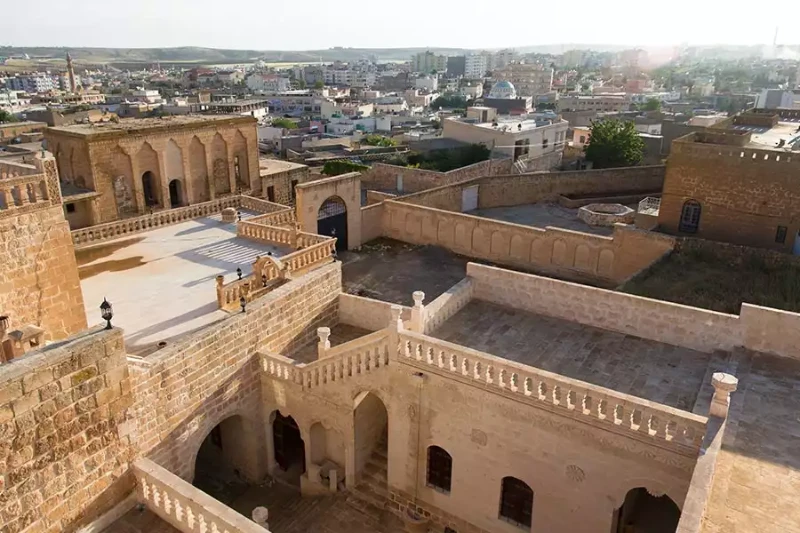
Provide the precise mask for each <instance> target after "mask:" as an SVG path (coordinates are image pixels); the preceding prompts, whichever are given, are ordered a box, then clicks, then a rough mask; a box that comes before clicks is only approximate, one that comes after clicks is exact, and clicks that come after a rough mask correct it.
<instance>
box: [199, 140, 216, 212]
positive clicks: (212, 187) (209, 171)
mask: <svg viewBox="0 0 800 533" xmlns="http://www.w3.org/2000/svg"><path fill="white" fill-rule="evenodd" d="M213 141H214V140H213V139H209V140H208V142H203V141H202V139H201V142H203V146H204V148H205V149H204V150H203V151H204V152H205V154H206V175H207V176H208V178H207V179H206V181H207V182H208V197H209V198H210V199H211V200H214V199H215V198H216V197H217V185H216V183H215V179H214V156H213V154H212V153H211V152H212V148H213V147H212V143H213Z"/></svg>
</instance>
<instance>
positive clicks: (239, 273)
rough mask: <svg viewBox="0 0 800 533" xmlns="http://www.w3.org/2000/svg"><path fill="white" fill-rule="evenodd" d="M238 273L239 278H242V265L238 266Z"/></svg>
mask: <svg viewBox="0 0 800 533" xmlns="http://www.w3.org/2000/svg"><path fill="white" fill-rule="evenodd" d="M236 275H237V276H239V279H242V269H241V268H240V267H237V268H236Z"/></svg>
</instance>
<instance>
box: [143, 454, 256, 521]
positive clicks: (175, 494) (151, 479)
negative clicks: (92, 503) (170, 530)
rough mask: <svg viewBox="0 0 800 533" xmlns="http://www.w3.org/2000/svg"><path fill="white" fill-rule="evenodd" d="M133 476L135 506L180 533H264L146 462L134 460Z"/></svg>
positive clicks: (205, 495) (179, 480) (199, 492)
mask: <svg viewBox="0 0 800 533" xmlns="http://www.w3.org/2000/svg"><path fill="white" fill-rule="evenodd" d="M133 475H134V478H135V480H136V496H137V499H138V501H139V503H141V504H143V505H145V506H146V507H147V508H148V509H149V510H150V511H151V512H153V513H154V514H156V515H158V517H159V518H161V519H162V520H164V521H165V522H167V523H168V524H170V525H171V526H173V527H174V528H175V529H178V530H179V531H181V532H183V533H215V532H216V533H223V532H224V533H268V530H266V529H264V528H263V527H261V526H260V525H258V524H256V523H255V522H253V521H252V520H249V519H248V518H247V517H245V516H244V515H241V514H239V513H237V512H236V511H234V510H233V509H231V508H230V507H228V506H227V505H225V504H223V503H222V502H220V501H218V500H216V499H214V498H212V497H211V496H209V495H208V494H206V493H205V492H203V491H202V490H200V489H198V488H196V487H194V486H192V485H191V484H189V483H187V482H186V481H184V480H182V479H181V478H179V477H178V476H176V475H175V474H173V473H172V472H170V471H168V470H167V469H165V468H163V467H161V466H159V465H157V464H156V463H154V462H153V461H151V460H150V459H145V458H140V459H137V460H136V461H134V462H133Z"/></svg>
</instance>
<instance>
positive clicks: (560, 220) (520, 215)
mask: <svg viewBox="0 0 800 533" xmlns="http://www.w3.org/2000/svg"><path fill="white" fill-rule="evenodd" d="M628 207H630V208H632V209H637V208H638V206H637V205H629V206H628ZM467 214H468V215H474V216H476V217H484V218H491V219H494V220H501V221H503V222H511V223H513V224H521V225H523V226H535V227H537V228H544V227H546V226H553V227H556V228H561V229H568V230H572V231H581V232H583V233H593V234H595V235H607V236H610V235H611V234H612V233H614V229H613V228H611V227H605V226H590V225H589V224H587V223H586V222H584V221H583V220H581V219H579V218H578V210H577V209H571V208H569V207H564V206H561V205H559V204H557V203H544V202H543V203H538V204H525V205H515V206H512V207H490V208H487V209H475V210H474V211H470V212H469V213H467Z"/></svg>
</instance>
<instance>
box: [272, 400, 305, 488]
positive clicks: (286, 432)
mask: <svg viewBox="0 0 800 533" xmlns="http://www.w3.org/2000/svg"><path fill="white" fill-rule="evenodd" d="M272 439H273V445H274V449H275V462H276V463H277V464H278V466H279V467H280V469H281V470H283V471H284V472H286V473H287V474H288V476H287V478H289V479H290V480H291V481H294V480H295V479H296V481H297V484H298V485H299V483H300V476H301V475H303V474H304V473H305V471H306V451H305V443H304V442H303V437H302V436H301V435H300V428H299V427H298V426H297V422H295V420H294V418H292V417H291V416H283V415H282V414H280V413H275V420H274V421H273V422H272ZM282 477H283V476H282Z"/></svg>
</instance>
